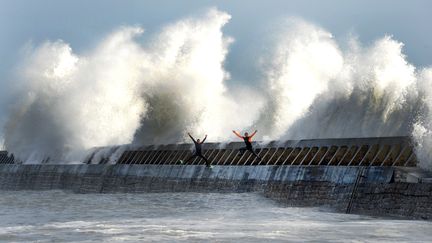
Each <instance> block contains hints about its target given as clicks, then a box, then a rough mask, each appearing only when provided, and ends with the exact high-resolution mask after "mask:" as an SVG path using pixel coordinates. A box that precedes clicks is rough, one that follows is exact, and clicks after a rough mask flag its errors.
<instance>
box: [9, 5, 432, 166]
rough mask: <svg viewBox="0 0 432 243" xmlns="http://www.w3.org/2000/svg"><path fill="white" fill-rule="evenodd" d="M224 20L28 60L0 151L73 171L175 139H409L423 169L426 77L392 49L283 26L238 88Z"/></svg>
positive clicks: (302, 24)
mask: <svg viewBox="0 0 432 243" xmlns="http://www.w3.org/2000/svg"><path fill="white" fill-rule="evenodd" d="M229 19H230V16H229V15H228V14H227V13H224V12H221V11H218V10H216V9H212V10H210V11H208V12H207V13H206V14H204V15H203V16H200V17H194V18H186V19H183V20H180V21H178V22H176V23H173V24H171V25H169V26H167V27H165V28H164V29H162V30H161V32H160V33H159V34H157V35H154V36H151V38H149V40H147V41H139V40H138V38H137V37H138V36H140V35H142V34H143V29H141V28H140V27H123V28H120V29H118V30H117V31H115V32H113V33H111V34H110V35H108V36H107V37H106V38H105V39H104V40H103V41H101V43H99V45H97V47H96V48H95V49H94V50H92V51H89V52H86V53H80V54H77V53H74V52H73V51H72V49H71V47H70V46H69V45H68V44H67V43H65V42H63V41H54V42H46V43H44V44H42V45H40V46H38V47H34V48H31V49H30V51H29V52H28V55H27V58H26V60H25V61H24V62H23V64H22V68H21V69H20V73H21V75H20V77H19V78H18V81H19V82H18V83H19V86H20V89H19V92H18V97H19V100H20V102H19V103H18V104H17V105H16V106H15V108H14V109H13V110H12V112H11V113H10V115H9V117H8V122H7V124H6V126H5V133H4V143H5V146H6V147H7V149H8V150H9V151H11V152H13V153H14V154H16V155H18V156H19V158H20V159H22V160H24V161H27V162H31V161H36V160H40V159H41V158H42V157H43V156H45V155H47V154H48V155H50V156H51V157H52V158H57V159H65V158H66V159H68V160H71V158H72V159H77V160H80V159H82V158H81V157H80V156H81V154H80V152H82V151H84V150H87V149H90V148H92V147H95V146H107V145H114V144H128V143H133V144H138V145H140V144H159V143H173V142H182V141H185V139H186V137H185V133H186V131H190V132H192V133H194V134H195V135H196V136H203V135H204V134H205V133H207V134H208V135H209V138H210V139H212V140H218V141H221V140H222V141H226V140H229V139H231V138H232V137H231V136H232V135H231V134H230V132H229V131H231V130H232V129H236V128H244V129H250V128H255V127H256V128H258V129H259V131H260V132H259V133H258V134H259V135H258V136H259V137H258V138H259V139H264V140H271V139H301V138H327V137H336V138H337V137H366V136H396V135H403V136H413V138H414V140H415V141H416V142H417V156H418V157H419V158H420V160H421V161H422V166H425V167H429V168H430V167H431V166H430V165H429V164H428V161H431V157H432V155H431V154H430V153H429V152H428V151H430V148H431V147H432V123H431V122H430V121H431V120H432V88H431V87H432V86H431V85H432V68H423V69H416V68H415V67H414V66H413V65H411V64H410V63H408V62H407V60H406V57H405V55H404V54H403V44H402V43H401V42H398V41H396V40H394V39H393V38H392V37H391V36H384V37H383V38H381V39H378V40H376V41H375V42H374V43H373V44H371V45H370V46H362V45H361V44H360V43H359V42H358V41H357V40H356V39H355V38H351V39H350V41H349V43H347V45H343V46H347V47H345V48H341V46H340V45H339V44H338V43H337V41H336V40H335V39H334V38H333V36H332V34H331V33H330V32H328V31H326V30H325V29H323V28H321V27H318V26H315V25H313V24H311V23H307V22H306V21H303V20H299V19H291V20H289V21H287V22H285V23H284V24H283V27H281V28H279V29H277V31H275V34H274V38H272V40H271V41H270V44H269V46H268V49H270V50H271V51H270V52H269V53H265V54H264V53H263V54H262V56H264V58H263V60H264V62H263V65H262V69H261V72H262V74H263V75H262V76H263V77H264V78H263V80H262V81H261V84H257V85H255V84H247V85H242V84H240V83H237V82H235V81H234V80H231V79H230V75H229V73H228V72H227V71H226V70H225V69H224V61H225V58H226V56H227V54H228V50H229V45H230V43H231V42H232V41H233V39H232V38H230V37H227V36H225V35H224V34H223V31H222V28H223V26H224V25H225V24H227V23H228V21H229ZM227 82H232V83H235V84H236V86H237V87H238V88H237V89H236V90H235V91H233V90H229V89H228V88H227V87H228V86H227ZM251 85H252V86H253V87H252V89H254V88H255V91H253V90H252V91H251V89H250V88H251ZM246 86H247V87H246ZM230 87H233V85H232V84H231V85H230Z"/></svg>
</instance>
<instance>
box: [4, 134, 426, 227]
mask: <svg viewBox="0 0 432 243" xmlns="http://www.w3.org/2000/svg"><path fill="white" fill-rule="evenodd" d="M242 146H243V144H242V143H229V144H220V143H212V144H205V147H204V149H205V156H206V157H207V158H208V159H209V161H211V163H212V164H213V165H214V167H213V168H212V169H209V168H206V167H205V166H203V164H204V162H203V161H202V160H199V159H198V158H197V159H194V160H191V161H190V163H188V165H180V164H179V163H178V162H179V161H180V160H184V159H186V158H188V157H189V156H190V155H191V152H190V150H191V148H192V147H193V146H192V145H191V144H178V145H158V146H156V145H152V146H133V145H125V146H113V147H102V148H95V149H92V150H90V151H89V152H88V154H87V156H86V157H85V159H84V160H83V161H82V162H81V163H79V164H65V163H67V162H68V161H61V158H53V157H46V158H43V159H42V160H41V161H33V162H34V163H33V164H28V161H27V163H22V162H21V161H19V160H18V159H16V158H15V157H14V156H13V154H8V153H7V152H5V151H4V152H0V190H50V189H61V190H71V191H74V192H77V193H145V192H257V193H261V194H263V195H264V196H266V197H269V198H272V199H274V200H276V201H278V202H280V203H281V204H283V205H291V206H312V207H326V208H328V209H331V210H335V211H337V212H344V213H360V214H368V215H384V216H401V217H404V218H417V219H418V218H420V219H432V174H431V173H430V172H427V171H425V170H422V169H420V168H418V167H416V164H417V158H416V156H415V153H414V149H413V144H412V142H411V141H410V139H409V138H407V137H386V138H354V139H311V140H290V141H273V142H270V143H256V144H255V147H256V151H257V153H258V154H259V155H260V157H262V159H261V160H258V159H256V158H255V157H252V156H251V154H250V153H245V154H243V155H239V154H238V149H239V148H240V147H242Z"/></svg>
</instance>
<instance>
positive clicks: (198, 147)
mask: <svg viewBox="0 0 432 243" xmlns="http://www.w3.org/2000/svg"><path fill="white" fill-rule="evenodd" d="M188 135H189V137H190V138H191V139H192V141H193V142H194V144H195V152H194V153H193V154H192V156H191V157H189V158H188V159H187V160H186V161H185V163H187V162H189V161H190V160H191V159H193V158H195V157H200V158H201V159H203V160H204V161H205V162H206V166H207V167H209V168H210V167H211V165H210V161H208V159H207V158H206V157H204V155H203V154H202V144H203V143H204V141H205V140H206V139H207V135H205V137H204V139H203V140H202V141H200V139H197V140H196V141H195V139H194V138H193V137H192V135H190V133H188Z"/></svg>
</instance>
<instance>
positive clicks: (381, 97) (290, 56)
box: [261, 20, 432, 168]
mask: <svg viewBox="0 0 432 243" xmlns="http://www.w3.org/2000/svg"><path fill="white" fill-rule="evenodd" d="M285 26H286V27H288V28H287V29H284V30H282V33H283V35H281V36H280V37H279V38H278V45H276V48H275V49H274V52H273V54H272V55H271V58H273V60H272V61H269V63H271V65H269V66H268V67H267V69H266V73H267V77H268V78H267V79H266V80H264V81H263V82H264V83H265V84H266V86H267V87H269V88H268V97H269V98H268V103H267V105H266V107H267V110H269V111H271V112H269V113H268V114H267V116H264V119H261V122H262V124H261V127H264V128H267V129H268V130H270V131H269V132H268V136H269V138H270V139H302V138H303V139H304V138H341V137H374V136H413V137H414V140H415V141H416V142H417V143H418V144H417V154H418V157H419V158H420V160H421V161H422V164H423V165H424V166H425V167H428V168H430V167H431V165H428V161H431V158H432V157H431V155H430V152H428V151H429V150H430V148H431V146H432V130H431V129H432V125H431V124H432V123H431V122H430V121H431V118H432V117H431V108H432V106H431V105H432V102H431V100H432V96H431V95H432V93H431V92H430V91H431V90H432V88H431V87H432V86H430V85H431V82H432V75H431V72H432V69H431V68H425V69H423V70H416V69H415V67H414V66H413V65H411V64H409V63H408V62H407V61H406V57H405V55H404V54H403V52H402V48H403V44H402V43H400V42H398V41H396V40H394V39H392V37H390V36H385V37H383V38H381V39H379V40H377V41H376V42H375V43H373V44H372V45H371V46H369V47H363V46H361V45H360V44H359V43H358V42H357V41H356V39H354V38H351V40H350V43H349V45H348V46H349V48H347V50H342V49H341V48H340V47H339V46H338V45H337V44H336V43H335V41H334V40H333V38H332V36H331V34H330V33H328V32H326V31H325V30H323V29H321V28H319V27H317V26H313V25H311V24H308V23H304V22H303V21H301V20H292V21H291V22H289V24H288V25H285ZM265 118H267V119H265Z"/></svg>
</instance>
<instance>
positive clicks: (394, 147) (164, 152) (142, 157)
mask: <svg viewBox="0 0 432 243" xmlns="http://www.w3.org/2000/svg"><path fill="white" fill-rule="evenodd" d="M243 146H244V144H243V143H238V142H235V143H229V144H220V143H211V144H205V145H204V150H205V152H204V155H205V156H206V157H207V158H208V159H209V160H210V162H211V163H212V164H213V165H225V166H226V165H338V166H415V165H416V163H417V161H416V156H415V153H414V149H413V146H412V143H411V141H410V139H409V138H408V137H384V138H347V139H311V140H289V141H285V142H280V141H274V142H271V143H266V144H260V143H256V144H255V148H256V152H257V153H258V154H259V156H260V157H261V158H262V160H258V159H257V158H255V157H254V156H253V155H252V154H250V153H245V154H244V155H242V156H239V151H238V149H239V148H241V147H243ZM105 149H106V148H100V150H102V151H104V152H105V153H106V151H105ZM191 149H193V145H192V144H180V145H161V146H142V147H131V148H128V149H126V151H124V152H123V153H122V155H121V156H120V158H119V159H116V160H115V163H118V164H168V165H174V164H177V163H178V161H179V160H186V159H187V158H188V157H189V156H190V155H191ZM98 152H99V150H95V151H94V152H93V153H92V154H91V155H90V156H88V158H87V160H86V162H87V163H104V162H108V161H112V159H111V158H109V153H108V156H107V155H106V154H105V156H102V158H100V157H101V156H95V155H97V154H98ZM113 152H114V151H113ZM95 157H97V158H98V159H96V160H95V159H94V158H95ZM190 164H193V165H199V164H204V161H202V160H201V159H199V158H196V159H194V160H193V161H190Z"/></svg>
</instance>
